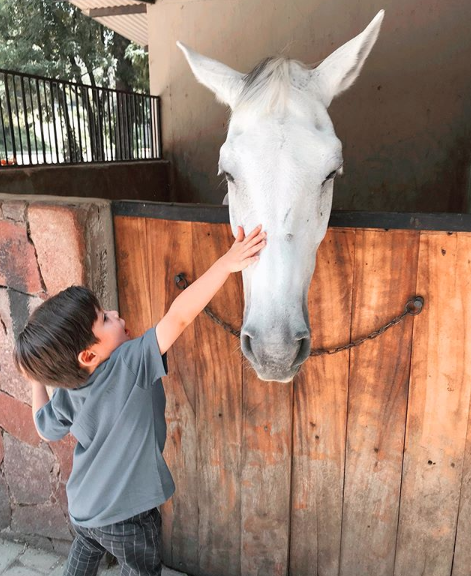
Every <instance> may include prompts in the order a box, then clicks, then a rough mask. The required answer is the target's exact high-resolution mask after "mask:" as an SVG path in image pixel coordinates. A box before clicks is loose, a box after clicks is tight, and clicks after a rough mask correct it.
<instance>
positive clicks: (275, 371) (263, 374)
mask: <svg viewBox="0 0 471 576" xmlns="http://www.w3.org/2000/svg"><path fill="white" fill-rule="evenodd" d="M252 368H253V369H254V370H255V372H256V373H257V377H258V379H259V380H263V381H264V382H281V383H284V384H287V383H288V382H291V381H292V380H293V378H294V377H295V376H296V374H297V373H298V372H299V369H300V366H295V367H291V368H288V369H280V368H279V367H272V366H256V365H254V364H252Z"/></svg>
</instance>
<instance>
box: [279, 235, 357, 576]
mask: <svg viewBox="0 0 471 576" xmlns="http://www.w3.org/2000/svg"><path fill="white" fill-rule="evenodd" d="M354 244H355V231H354V230H348V231H345V230H340V229H339V230H329V231H328V233H327V236H326V238H325V239H324V241H323V243H322V244H321V246H320V248H319V251H318V254H317V264H316V270H315V273H314V278H313V281H312V283H311V288H310V292H309V315H310V323H311V338H312V341H311V347H312V348H328V347H331V346H337V345H339V344H344V343H346V342H348V341H349V340H350V319H351V307H352V290H353V258H354ZM348 371H349V352H348V351H344V352H341V353H338V354H336V355H332V356H322V357H313V358H310V359H309V360H308V361H307V362H306V364H305V365H304V366H303V368H302V370H301V372H300V374H299V375H298V376H297V377H296V378H295V387H294V420H293V422H294V424H293V475H292V478H293V480H292V489H291V499H292V511H291V535H290V541H291V545H290V574H291V576H304V575H307V574H309V575H310V576H317V575H322V576H337V575H338V572H339V559H340V539H341V528H342V501H343V481H344V462H345V431H346V420H347V391H348Z"/></svg>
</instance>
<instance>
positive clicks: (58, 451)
mask: <svg viewBox="0 0 471 576" xmlns="http://www.w3.org/2000/svg"><path fill="white" fill-rule="evenodd" d="M76 444H77V441H76V440H75V438H74V437H73V436H71V435H70V434H68V435H67V436H66V437H65V438H64V439H63V440H61V441H60V442H51V444H50V447H51V449H52V451H53V452H54V454H55V456H56V458H57V460H58V462H59V467H60V479H61V481H62V482H67V480H68V479H69V476H70V473H71V472H72V459H73V456H74V448H75V445H76Z"/></svg>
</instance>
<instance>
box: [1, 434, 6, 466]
mask: <svg viewBox="0 0 471 576" xmlns="http://www.w3.org/2000/svg"><path fill="white" fill-rule="evenodd" d="M0 432H1V431H0ZM4 455H5V449H4V448H3V436H2V434H1V433H0V464H1V463H2V462H3V457H4Z"/></svg>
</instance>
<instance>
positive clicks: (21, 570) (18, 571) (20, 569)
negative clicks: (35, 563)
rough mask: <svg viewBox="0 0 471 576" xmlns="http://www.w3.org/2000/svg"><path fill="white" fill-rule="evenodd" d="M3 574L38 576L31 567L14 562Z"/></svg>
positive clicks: (5, 575) (4, 575)
mask: <svg viewBox="0 0 471 576" xmlns="http://www.w3.org/2000/svg"><path fill="white" fill-rule="evenodd" d="M3 576H38V573H37V572H35V571H34V570H31V569H30V568H25V567H24V566H21V564H13V566H10V568H8V570H7V571H6V572H4V574H3Z"/></svg>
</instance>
